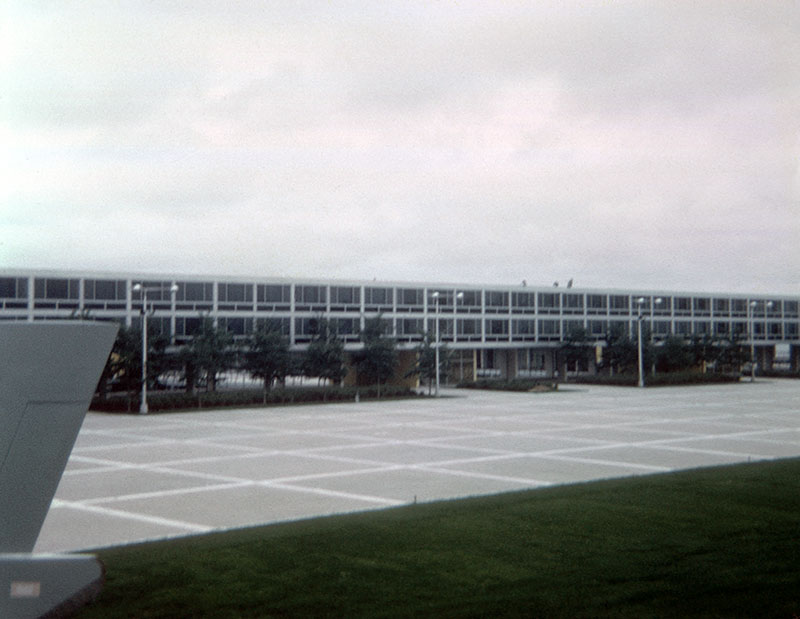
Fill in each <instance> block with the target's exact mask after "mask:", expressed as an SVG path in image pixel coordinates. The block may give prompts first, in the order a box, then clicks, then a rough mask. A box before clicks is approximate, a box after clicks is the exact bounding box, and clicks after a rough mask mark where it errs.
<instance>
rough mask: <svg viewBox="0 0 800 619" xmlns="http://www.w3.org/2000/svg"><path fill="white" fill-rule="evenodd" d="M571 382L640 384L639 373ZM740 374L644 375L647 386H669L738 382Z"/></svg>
mask: <svg viewBox="0 0 800 619" xmlns="http://www.w3.org/2000/svg"><path fill="white" fill-rule="evenodd" d="M569 380H570V382H573V383H582V384H590V385H613V386H618V387H635V386H637V385H638V384H639V376H638V375H637V374H615V375H614V376H608V375H604V374H598V375H596V376H575V377H572V376H570V379H569ZM738 382H739V374H722V373H707V374H703V373H701V372H667V373H662V374H656V375H655V376H652V375H647V376H645V377H644V384H645V386H646V387H669V386H676V385H706V384H717V383H738Z"/></svg>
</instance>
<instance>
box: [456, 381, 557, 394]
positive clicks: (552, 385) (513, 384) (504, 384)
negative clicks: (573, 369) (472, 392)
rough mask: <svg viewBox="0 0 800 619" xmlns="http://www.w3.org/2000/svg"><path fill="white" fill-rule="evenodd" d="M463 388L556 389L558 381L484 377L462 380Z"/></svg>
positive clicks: (461, 385)
mask: <svg viewBox="0 0 800 619" xmlns="http://www.w3.org/2000/svg"><path fill="white" fill-rule="evenodd" d="M458 387H460V388H462V389H489V390H493V391H555V390H556V389H558V383H557V382H556V381H555V380H553V379H546V378H543V379H535V378H534V379H531V378H514V379H510V380H498V379H496V378H495V379H492V378H484V379H480V380H472V381H462V382H460V383H458Z"/></svg>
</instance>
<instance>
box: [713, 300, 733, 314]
mask: <svg viewBox="0 0 800 619" xmlns="http://www.w3.org/2000/svg"><path fill="white" fill-rule="evenodd" d="M730 314H731V302H730V299H714V315H715V316H730Z"/></svg>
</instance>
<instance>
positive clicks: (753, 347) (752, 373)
mask: <svg viewBox="0 0 800 619" xmlns="http://www.w3.org/2000/svg"><path fill="white" fill-rule="evenodd" d="M774 305H775V304H774V303H773V302H772V301H765V302H764V339H765V340H766V339H767V310H768V309H769V308H771V307H773V306H774ZM757 306H758V301H750V303H748V304H747V310H748V311H747V314H748V319H749V322H750V382H751V383H752V382H755V380H756V334H755V328H754V324H753V320H754V316H753V314H755V311H756V307H757Z"/></svg>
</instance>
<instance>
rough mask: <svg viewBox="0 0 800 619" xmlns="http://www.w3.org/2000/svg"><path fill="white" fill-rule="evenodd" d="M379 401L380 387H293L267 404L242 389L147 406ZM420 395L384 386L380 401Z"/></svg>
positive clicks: (106, 402) (119, 402)
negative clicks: (357, 399)
mask: <svg viewBox="0 0 800 619" xmlns="http://www.w3.org/2000/svg"><path fill="white" fill-rule="evenodd" d="M356 393H358V396H359V398H360V399H377V398H378V387H377V385H370V386H367V387H292V388H280V389H272V390H271V391H268V392H267V397H266V403H265V402H264V392H263V390H261V389H241V390H230V391H227V390H222V391H208V392H205V391H200V392H196V393H185V392H177V391H166V392H165V391H160V392H154V393H151V394H148V396H147V404H148V408H149V410H150V411H151V412H160V411H179V410H192V409H199V408H200V409H209V408H233V407H235V408H243V407H257V406H265V405H266V406H281V405H286V404H308V403H314V402H346V401H352V400H355V398H356ZM416 396H417V394H416V393H415V392H414V391H412V390H411V389H409V388H407V387H401V386H396V385H382V386H381V388H380V397H381V398H382V399H384V398H407V397H416ZM90 410H93V411H101V412H107V413H128V412H131V413H135V412H137V411H138V410H139V397H138V395H137V397H135V398H133V399H132V401H131V407H130V410H128V401H127V398H126V397H123V396H111V397H106V398H105V399H102V400H101V399H100V398H99V397H97V396H95V397H94V399H93V400H92V405H91V406H90Z"/></svg>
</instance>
